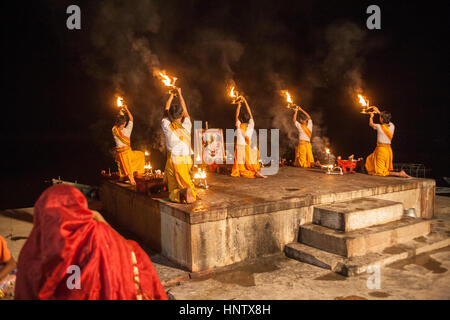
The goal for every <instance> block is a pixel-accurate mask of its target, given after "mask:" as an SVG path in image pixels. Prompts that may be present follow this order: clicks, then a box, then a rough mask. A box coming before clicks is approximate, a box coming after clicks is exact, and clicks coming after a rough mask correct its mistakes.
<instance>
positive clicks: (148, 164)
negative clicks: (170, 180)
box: [144, 162, 152, 170]
mask: <svg viewBox="0 0 450 320" xmlns="http://www.w3.org/2000/svg"><path fill="white" fill-rule="evenodd" d="M151 168H152V165H151V164H150V162H147V164H146V165H144V169H146V170H151Z"/></svg>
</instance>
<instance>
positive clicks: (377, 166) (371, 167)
mask: <svg viewBox="0 0 450 320" xmlns="http://www.w3.org/2000/svg"><path fill="white" fill-rule="evenodd" d="M381 129H382V130H383V132H384V133H385V135H386V136H387V137H388V139H389V140H390V141H392V138H393V136H392V133H391V132H390V131H389V129H388V128H387V126H386V125H384V124H382V125H381ZM393 159H394V154H393V152H392V148H391V145H390V144H384V143H377V147H376V148H375V151H374V152H373V153H372V154H371V155H369V156H368V157H367V159H366V170H367V173H368V174H370V175H374V176H382V177H385V176H388V175H389V174H390V171H393V170H394V166H393Z"/></svg>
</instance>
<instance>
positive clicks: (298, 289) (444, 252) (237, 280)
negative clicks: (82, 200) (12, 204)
mask: <svg viewBox="0 0 450 320" xmlns="http://www.w3.org/2000/svg"><path fill="white" fill-rule="evenodd" d="M436 214H437V219H448V218H450V197H442V196H437V197H436ZM31 227H32V208H29V209H17V210H7V211H3V212H0V235H2V236H3V237H5V238H6V240H7V242H8V246H9V248H10V250H11V251H12V254H13V256H14V257H15V258H16V259H17V257H18V256H19V253H20V250H21V248H22V246H23V244H24V243H25V241H26V239H27V237H28V234H29V232H30V230H31ZM449 235H450V230H449ZM151 258H152V261H153V263H154V264H155V267H156V269H157V270H158V274H159V275H160V278H161V280H162V281H163V283H164V284H165V286H166V289H167V290H168V291H169V292H170V293H171V294H172V295H173V296H174V297H175V298H176V299H188V300H195V299H227V300H228V299H230V300H231V299H268V300H278V299H280V300H284V299H450V272H449V269H450V247H446V248H442V249H438V250H434V251H430V252H427V253H424V254H421V255H419V256H416V257H414V258H411V259H407V260H403V261H399V262H396V263H394V264H392V265H389V266H386V267H384V268H381V270H380V277H379V280H380V281H379V287H378V288H377V286H376V285H377V283H376V281H375V280H374V274H362V275H360V276H357V277H351V278H346V277H343V276H340V275H338V274H335V273H332V272H330V271H328V270H324V269H321V268H319V267H315V266H312V265H309V264H305V263H301V262H298V261H296V260H292V259H289V258H287V257H285V256H284V255H283V254H281V253H280V254H277V255H272V256H268V257H263V258H260V259H257V260H253V261H248V262H245V263H240V264H237V265H234V266H231V267H227V268H223V269H222V270H218V271H217V272H215V273H214V274H209V275H204V276H201V277H197V278H193V279H190V275H189V273H187V272H185V271H183V270H180V269H177V268H175V267H173V266H171V265H170V263H168V262H167V261H165V259H164V258H163V257H161V256H160V255H157V254H156V255H155V254H151ZM191 277H192V275H191Z"/></svg>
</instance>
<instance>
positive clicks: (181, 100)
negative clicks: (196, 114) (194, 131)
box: [177, 88, 190, 118]
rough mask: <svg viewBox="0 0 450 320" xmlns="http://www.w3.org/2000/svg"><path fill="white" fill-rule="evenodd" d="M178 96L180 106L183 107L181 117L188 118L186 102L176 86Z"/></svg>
mask: <svg viewBox="0 0 450 320" xmlns="http://www.w3.org/2000/svg"><path fill="white" fill-rule="evenodd" d="M177 90H178V97H179V98H180V103H181V107H182V108H183V117H184V118H190V117H189V113H188V111H187V107H186V102H185V101H184V98H183V95H182V94H181V88H177Z"/></svg>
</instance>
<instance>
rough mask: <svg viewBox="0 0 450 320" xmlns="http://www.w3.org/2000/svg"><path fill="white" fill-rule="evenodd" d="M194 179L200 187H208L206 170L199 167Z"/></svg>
mask: <svg viewBox="0 0 450 320" xmlns="http://www.w3.org/2000/svg"><path fill="white" fill-rule="evenodd" d="M194 180H195V181H196V182H197V183H198V184H199V187H204V188H205V189H208V183H207V181H206V171H205V170H202V169H201V168H198V171H197V172H196V173H195V174H194Z"/></svg>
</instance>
